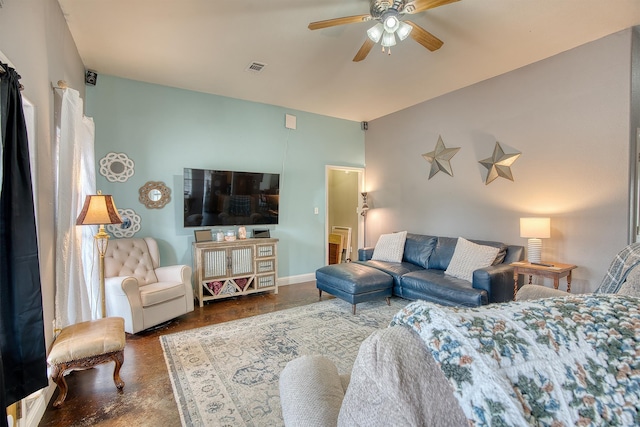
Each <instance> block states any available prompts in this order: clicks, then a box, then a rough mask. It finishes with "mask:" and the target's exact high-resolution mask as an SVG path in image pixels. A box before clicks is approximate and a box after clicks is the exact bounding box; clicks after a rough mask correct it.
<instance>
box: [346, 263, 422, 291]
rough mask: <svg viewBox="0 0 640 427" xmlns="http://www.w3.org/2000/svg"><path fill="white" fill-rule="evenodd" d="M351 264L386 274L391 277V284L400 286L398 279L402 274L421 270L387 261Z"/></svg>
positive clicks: (416, 266)
mask: <svg viewBox="0 0 640 427" xmlns="http://www.w3.org/2000/svg"><path fill="white" fill-rule="evenodd" d="M353 264H361V265H365V266H367V267H371V268H375V269H376V270H380V271H381V272H384V273H387V274H388V275H390V276H391V277H393V282H394V284H395V285H397V286H399V285H400V277H401V276H402V275H403V274H406V273H410V272H412V271H416V270H422V269H423V268H422V267H420V266H418V265H415V264H411V263H409V262H387V261H374V260H371V261H356V262H355V263H353Z"/></svg>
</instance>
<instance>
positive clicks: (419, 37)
mask: <svg viewBox="0 0 640 427" xmlns="http://www.w3.org/2000/svg"><path fill="white" fill-rule="evenodd" d="M404 22H406V23H407V24H409V25H411V26H412V27H413V31H411V33H409V35H410V36H411V38H412V39H414V40H415V41H417V42H418V43H420V44H421V45H422V46H424V47H426V48H427V49H429V50H430V51H431V52H433V51H434V50H438V49H440V48H441V47H442V45H443V42H442V40H440V39H439V38H437V37H436V36H434V35H433V34H431V33H430V32H428V31H427V30H425V29H424V28H422V27H421V26H419V25H418V24H415V23H413V22H411V21H404Z"/></svg>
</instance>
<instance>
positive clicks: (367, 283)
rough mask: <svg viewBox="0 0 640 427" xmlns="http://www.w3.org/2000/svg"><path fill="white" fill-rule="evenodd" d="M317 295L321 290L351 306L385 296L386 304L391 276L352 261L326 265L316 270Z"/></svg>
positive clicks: (391, 280) (390, 288)
mask: <svg viewBox="0 0 640 427" xmlns="http://www.w3.org/2000/svg"><path fill="white" fill-rule="evenodd" d="M316 287H317V288H318V292H319V293H318V296H319V298H322V291H325V292H328V293H330V294H331V295H333V296H335V297H338V298H340V299H343V300H345V301H347V302H349V303H351V305H352V306H353V314H356V304H358V303H359V302H364V301H371V300H374V299H376V298H381V297H385V298H386V300H387V305H388V304H390V301H389V297H390V296H391V291H392V287H393V278H392V277H391V276H390V275H388V274H387V273H384V272H382V271H380V270H378V269H376V268H372V267H368V266H366V265H362V264H356V263H352V262H348V263H342V264H332V265H327V266H326V267H322V268H319V269H317V270H316Z"/></svg>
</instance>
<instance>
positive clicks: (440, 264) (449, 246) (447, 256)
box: [429, 237, 458, 270]
mask: <svg viewBox="0 0 640 427" xmlns="http://www.w3.org/2000/svg"><path fill="white" fill-rule="evenodd" d="M456 243H458V239H455V238H452V237H438V241H437V242H436V246H435V247H434V248H433V253H432V254H431V256H430V257H429V268H435V269H436V270H446V269H447V267H448V266H449V261H451V257H452V256H453V251H454V250H455V249H456Z"/></svg>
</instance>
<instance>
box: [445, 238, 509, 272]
mask: <svg viewBox="0 0 640 427" xmlns="http://www.w3.org/2000/svg"><path fill="white" fill-rule="evenodd" d="M498 251H499V249H498V248H494V247H491V246H484V245H477V244H475V243H473V242H470V241H468V240H467V239H465V238H462V237H459V238H458V243H457V244H456V249H455V250H454V252H453V256H452V257H451V262H449V266H448V267H447V269H446V270H445V274H448V275H450V276H453V277H457V278H458V279H463V280H467V281H469V282H472V281H473V272H474V271H476V270H477V269H479V268H485V267H489V266H490V265H491V264H492V263H493V261H494V260H495V259H496V255H498Z"/></svg>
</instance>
